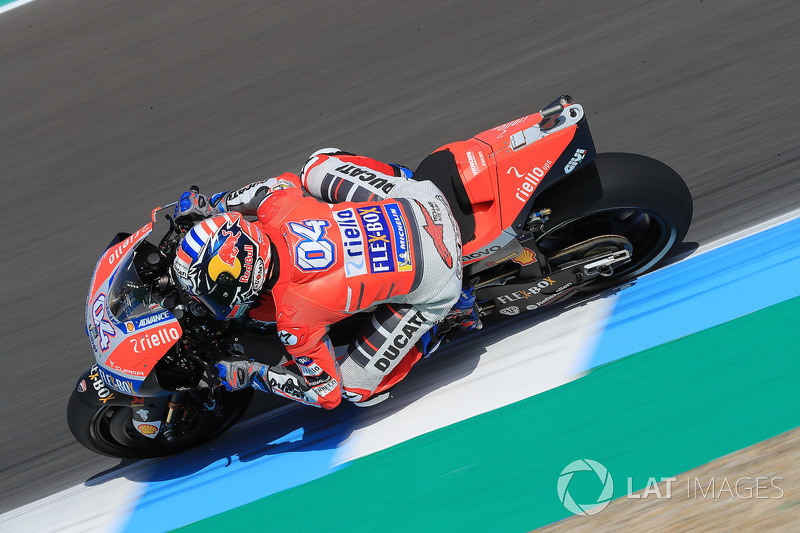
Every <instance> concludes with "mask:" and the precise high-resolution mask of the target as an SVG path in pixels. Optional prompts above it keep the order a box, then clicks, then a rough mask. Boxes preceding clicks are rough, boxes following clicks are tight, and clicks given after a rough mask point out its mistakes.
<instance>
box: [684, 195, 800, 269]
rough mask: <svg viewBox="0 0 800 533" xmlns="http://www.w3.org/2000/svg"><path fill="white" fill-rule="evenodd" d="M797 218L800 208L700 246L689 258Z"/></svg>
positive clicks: (799, 216) (799, 214) (799, 215)
mask: <svg viewBox="0 0 800 533" xmlns="http://www.w3.org/2000/svg"><path fill="white" fill-rule="evenodd" d="M796 218H800V208H798V209H794V210H792V211H789V212H788V213H784V214H782V215H778V216H776V217H775V218H771V219H769V220H765V221H764V222H759V223H758V224H756V225H754V226H750V227H748V228H745V229H743V230H739V231H735V232H733V233H731V234H730V235H726V236H724V237H719V238H718V239H716V240H713V241H711V242H708V243H706V244H703V245H702V246H700V247H699V248H698V249H697V251H696V252H695V253H693V254H692V255H690V256H689V257H695V256H698V255H700V254H704V253H706V252H710V251H711V250H714V249H716V248H721V247H723V246H725V245H727V244H730V243H732V242H736V241H741V240H742V239H746V238H747V237H751V236H753V235H755V234H757V233H761V232H762V231H767V230H769V229H772V228H774V227H776V226H780V225H781V224H784V223H786V222H789V221H792V220H794V219H796ZM689 257H687V259H689Z"/></svg>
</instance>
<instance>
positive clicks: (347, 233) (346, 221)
mask: <svg viewBox="0 0 800 533" xmlns="http://www.w3.org/2000/svg"><path fill="white" fill-rule="evenodd" d="M333 218H334V220H335V221H336V224H337V225H338V226H339V234H340V235H341V237H342V247H343V248H344V252H343V255H344V275H345V277H348V278H352V277H353V276H361V275H363V274H366V273H367V260H366V255H365V253H364V232H363V231H362V230H361V225H360V224H359V223H358V218H356V213H355V211H354V210H353V209H352V208H350V209H343V210H342V211H334V212H333Z"/></svg>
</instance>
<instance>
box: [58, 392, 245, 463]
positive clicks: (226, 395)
mask: <svg viewBox="0 0 800 533" xmlns="http://www.w3.org/2000/svg"><path fill="white" fill-rule="evenodd" d="M221 393H222V395H221V397H220V398H219V400H218V401H219V402H221V408H222V416H221V417H220V418H217V416H215V415H214V413H213V412H210V411H208V410H205V409H204V408H203V407H202V406H201V405H199V404H198V403H197V402H196V401H195V400H193V399H187V410H188V411H189V412H190V413H191V414H192V415H193V417H192V418H191V422H190V423H189V426H188V427H187V428H185V431H183V432H182V433H180V434H179V435H178V436H177V437H176V438H175V439H174V440H173V441H172V442H168V441H167V440H165V439H164V438H163V437H161V436H158V437H156V438H155V439H150V438H147V437H145V436H144V435H142V434H141V433H139V432H138V431H136V429H135V428H134V427H133V424H132V421H131V420H132V411H133V410H132V408H131V407H128V406H124V405H123V406H119V405H102V406H99V405H95V406H91V405H87V404H85V403H84V402H83V401H81V399H80V398H79V394H80V393H78V392H77V391H76V390H73V391H72V396H71V397H70V399H69V405H68V407H67V422H68V423H69V428H70V430H71V431H72V434H73V435H74V436H75V438H76V439H77V440H78V442H80V443H81V444H82V445H83V446H85V447H86V448H88V449H89V450H91V451H93V452H95V453H99V454H102V455H109V456H111V457H122V458H130V459H143V458H147V457H159V456H163V455H170V454H174V453H178V452H180V451H183V450H186V449H188V448H191V447H193V446H197V445H198V444H201V443H203V442H206V441H208V440H210V439H212V438H214V437H216V436H217V435H219V434H221V433H222V432H224V431H225V430H227V429H228V428H230V427H231V426H232V425H233V424H234V423H236V421H237V420H239V419H240V418H241V417H242V415H243V414H244V412H245V411H246V410H247V407H248V406H249V405H250V400H251V398H252V396H253V390H252V389H245V390H241V391H237V392H227V391H221Z"/></svg>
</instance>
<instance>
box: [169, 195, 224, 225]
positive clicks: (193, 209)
mask: <svg viewBox="0 0 800 533" xmlns="http://www.w3.org/2000/svg"><path fill="white" fill-rule="evenodd" d="M217 212H218V211H217V210H216V209H213V208H212V205H211V202H209V200H208V198H207V197H206V195H205V194H200V193H199V192H198V191H197V190H196V189H194V188H192V190H188V191H186V192H184V193H183V194H182V195H181V199H180V200H178V203H177V204H175V218H176V219H178V218H190V219H192V220H202V219H204V218H208V217H210V216H212V215H215V214H216V213H217Z"/></svg>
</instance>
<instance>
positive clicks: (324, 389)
mask: <svg viewBox="0 0 800 533" xmlns="http://www.w3.org/2000/svg"><path fill="white" fill-rule="evenodd" d="M338 386H339V382H338V381H336V380H335V379H333V378H331V379H330V381H328V382H326V383H324V384H322V385H320V386H318V387H314V392H316V393H317V394H319V395H320V396H322V397H325V396H327V395H328V394H330V393H331V392H333V391H334V390H336V387H338Z"/></svg>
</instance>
